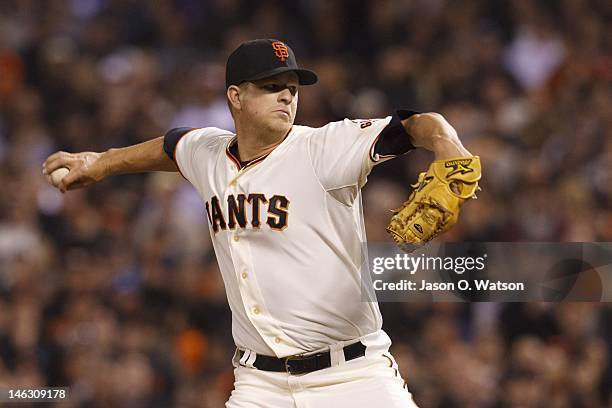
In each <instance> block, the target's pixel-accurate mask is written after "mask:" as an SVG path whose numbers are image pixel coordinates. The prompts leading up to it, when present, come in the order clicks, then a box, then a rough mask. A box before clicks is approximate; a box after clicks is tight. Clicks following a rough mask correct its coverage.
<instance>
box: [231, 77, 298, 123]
mask: <svg viewBox="0 0 612 408" xmlns="http://www.w3.org/2000/svg"><path fill="white" fill-rule="evenodd" d="M298 86H299V82H298V78H297V75H296V74H295V73H293V72H287V73H283V74H279V75H275V76H273V77H270V78H265V79H261V80H258V81H253V82H249V83H247V84H245V88H244V97H243V112H244V114H245V115H244V116H243V117H244V119H246V120H248V121H250V122H251V125H252V126H253V127H256V128H257V129H260V130H265V131H270V132H274V133H283V134H286V133H287V132H288V131H289V129H291V126H292V125H293V121H294V120H295V115H296V112H297V102H298Z"/></svg>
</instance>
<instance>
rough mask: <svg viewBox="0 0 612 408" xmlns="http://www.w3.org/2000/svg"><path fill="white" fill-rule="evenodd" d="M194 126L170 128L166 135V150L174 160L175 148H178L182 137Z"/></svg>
mask: <svg viewBox="0 0 612 408" xmlns="http://www.w3.org/2000/svg"><path fill="white" fill-rule="evenodd" d="M193 129H194V128H190V127H178V128H174V129H170V130H169V131H168V132H166V134H165V135H164V152H166V154H167V155H168V157H170V159H171V160H172V161H174V150H175V149H176V144H177V143H178V141H179V140H181V137H183V136H185V134H186V133H187V132H189V131H191V130H193Z"/></svg>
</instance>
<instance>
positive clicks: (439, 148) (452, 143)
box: [432, 135, 472, 160]
mask: <svg viewBox="0 0 612 408" xmlns="http://www.w3.org/2000/svg"><path fill="white" fill-rule="evenodd" d="M432 147H433V148H432V151H433V152H434V155H435V158H436V160H448V159H452V158H455V157H469V156H472V154H471V153H470V152H469V151H468V150H467V149H466V148H465V147H463V144H461V141H460V140H459V138H458V137H457V136H453V135H450V136H449V135H441V136H437V137H435V138H434V139H433V143H432Z"/></svg>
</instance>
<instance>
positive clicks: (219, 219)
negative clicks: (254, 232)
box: [205, 193, 289, 233]
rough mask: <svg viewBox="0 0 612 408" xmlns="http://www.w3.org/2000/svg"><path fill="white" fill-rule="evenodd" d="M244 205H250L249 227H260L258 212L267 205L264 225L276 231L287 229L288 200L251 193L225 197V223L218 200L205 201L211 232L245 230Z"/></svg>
mask: <svg viewBox="0 0 612 408" xmlns="http://www.w3.org/2000/svg"><path fill="white" fill-rule="evenodd" d="M246 203H248V204H250V205H251V212H250V215H251V220H250V224H251V227H253V228H260V227H261V222H262V221H261V218H260V210H261V207H262V205H264V204H266V203H267V204H268V210H267V212H268V217H267V219H266V221H265V222H266V224H268V225H269V226H270V228H271V229H273V230H276V231H282V230H284V229H285V228H287V225H288V219H289V199H288V198H287V197H285V196H284V195H278V194H275V195H273V196H272V197H270V199H269V200H268V199H267V198H266V196H265V195H264V194H261V193H252V194H249V195H248V197H247V196H246V195H244V194H238V195H237V196H234V195H233V194H230V195H229V196H228V197H227V203H226V207H225V208H226V209H227V212H226V214H227V220H228V221H227V223H226V222H225V219H226V218H225V217H224V215H223V212H224V211H223V209H222V208H221V205H220V203H219V198H217V196H213V197H212V198H211V199H210V203H209V202H208V201H206V203H205V206H206V213H207V215H208V218H209V220H210V221H211V225H212V228H213V231H214V232H215V233H217V232H219V230H225V229H228V228H229V229H230V230H234V229H236V228H246V227H247V224H248V223H249V220H248V219H247V218H248V210H247V208H246ZM209 209H210V210H209Z"/></svg>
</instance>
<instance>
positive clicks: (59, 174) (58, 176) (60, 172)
mask: <svg viewBox="0 0 612 408" xmlns="http://www.w3.org/2000/svg"><path fill="white" fill-rule="evenodd" d="M69 171H70V170H68V169H67V168H66V167H60V168H59V169H57V170H55V171H54V172H53V173H51V174H50V175H49V179H50V181H51V184H53V185H54V186H55V187H57V186H59V183H60V182H61V181H62V179H63V178H64V177H66V175H67V174H68V173H69Z"/></svg>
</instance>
